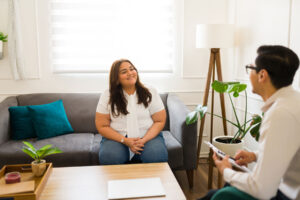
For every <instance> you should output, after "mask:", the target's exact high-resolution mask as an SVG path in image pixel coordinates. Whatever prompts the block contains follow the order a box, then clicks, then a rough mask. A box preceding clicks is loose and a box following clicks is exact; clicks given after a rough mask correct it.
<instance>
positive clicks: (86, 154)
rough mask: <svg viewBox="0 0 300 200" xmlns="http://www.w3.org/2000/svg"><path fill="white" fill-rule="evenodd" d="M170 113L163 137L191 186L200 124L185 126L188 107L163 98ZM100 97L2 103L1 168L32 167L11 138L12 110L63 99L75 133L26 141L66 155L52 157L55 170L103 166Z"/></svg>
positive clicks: (52, 96)
mask: <svg viewBox="0 0 300 200" xmlns="http://www.w3.org/2000/svg"><path fill="white" fill-rule="evenodd" d="M160 96H161V98H162V100H163V103H164V105H165V108H166V110H167V122H166V125H165V127H164V130H163V136H164V139H165V142H166V145H167V148H168V153H169V161H168V163H169V165H170V167H171V168H172V169H173V170H178V169H181V170H187V171H186V172H187V175H188V180H189V183H190V186H191V187H192V185H193V170H194V169H196V167H197V164H196V160H197V159H196V144H197V139H196V137H197V127H196V124H194V125H190V126H187V125H185V116H186V114H187V113H188V109H187V108H186V106H185V105H184V104H183V103H182V102H181V101H180V100H179V99H178V97H177V96H175V95H173V94H161V95H160ZM99 97H100V94H96V93H88V94H87V93H40V94H26V95H19V96H12V97H8V98H6V99H5V100H3V101H2V102H1V103H0V167H2V166H3V165H7V164H18V163H30V162H31V161H32V159H31V158H30V157H29V156H28V155H26V154H25V153H24V152H22V151H21V148H22V146H23V144H22V140H12V139H11V137H10V116H9V111H8V108H9V107H10V106H25V105H39V104H46V103H51V102H53V101H56V100H59V99H62V100H63V104H64V108H65V111H66V114H67V116H68V119H69V121H70V123H71V125H72V127H73V129H74V133H71V134H66V135H61V136H56V137H53V138H48V139H43V140H37V139H35V138H32V139H26V141H29V142H32V143H33V144H34V145H35V146H36V147H39V148H40V147H42V146H43V145H46V144H53V146H56V147H59V148H60V149H61V150H62V151H63V153H61V154H55V155H51V156H48V157H47V158H46V160H47V162H52V163H53V165H54V167H66V166H86V165H99V160H98V152H99V148H100V141H101V135H100V134H99V133H98V131H97V129H96V126H95V111H96V106H97V103H98V100H99Z"/></svg>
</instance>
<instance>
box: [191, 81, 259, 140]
mask: <svg viewBox="0 0 300 200" xmlns="http://www.w3.org/2000/svg"><path fill="white" fill-rule="evenodd" d="M211 86H212V88H213V90H215V91H216V92H218V93H227V94H228V96H229V99H230V103H231V106H232V109H233V113H234V116H235V121H236V122H233V121H231V120H228V119H226V118H224V119H225V120H226V121H227V122H228V123H230V124H232V125H233V126H235V127H236V128H237V132H236V133H235V134H234V137H233V139H232V140H231V143H235V142H236V141H237V140H241V139H243V138H244V137H245V135H246V134H247V133H248V132H249V131H250V134H251V135H252V136H253V137H254V138H255V139H256V140H257V141H258V139H259V136H260V133H259V127H260V124H261V121H262V117H261V116H260V115H253V116H252V117H251V119H249V120H248V119H247V108H248V105H247V104H248V102H247V91H246V88H247V85H246V84H243V83H240V82H220V81H214V82H213V83H212V85H211ZM241 92H244V93H245V97H246V98H245V99H246V102H245V116H244V120H243V122H242V121H241V120H240V119H239V118H238V116H237V113H236V108H235V106H234V104H233V101H232V97H234V98H237V97H239V95H240V93H241ZM206 113H207V114H212V115H213V116H216V117H219V118H222V119H223V117H222V116H220V115H216V114H213V113H210V112H208V111H207V107H206V106H203V105H200V104H199V105H198V106H197V107H196V108H195V110H194V111H192V112H190V113H188V115H187V116H186V124H187V125H189V124H193V123H195V122H196V121H198V117H199V116H200V119H202V118H203V117H204V116H205V114H206Z"/></svg>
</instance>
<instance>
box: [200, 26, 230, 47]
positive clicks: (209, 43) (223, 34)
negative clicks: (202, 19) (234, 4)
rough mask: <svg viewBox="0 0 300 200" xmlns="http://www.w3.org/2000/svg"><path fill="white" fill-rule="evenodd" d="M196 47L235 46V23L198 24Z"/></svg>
mask: <svg viewBox="0 0 300 200" xmlns="http://www.w3.org/2000/svg"><path fill="white" fill-rule="evenodd" d="M196 28H197V30H196V48H230V47H233V46H234V25H233V24H198V25H197V27H196Z"/></svg>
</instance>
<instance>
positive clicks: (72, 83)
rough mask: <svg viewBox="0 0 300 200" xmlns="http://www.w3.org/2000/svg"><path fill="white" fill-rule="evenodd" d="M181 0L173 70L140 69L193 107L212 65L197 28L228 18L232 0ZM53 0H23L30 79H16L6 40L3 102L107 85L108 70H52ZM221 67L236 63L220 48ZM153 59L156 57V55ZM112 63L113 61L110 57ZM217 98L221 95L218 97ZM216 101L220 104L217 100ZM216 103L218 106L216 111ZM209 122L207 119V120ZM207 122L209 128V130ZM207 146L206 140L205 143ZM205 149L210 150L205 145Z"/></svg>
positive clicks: (4, 9)
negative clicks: (153, 71)
mask: <svg viewBox="0 0 300 200" xmlns="http://www.w3.org/2000/svg"><path fill="white" fill-rule="evenodd" d="M176 1H180V2H182V3H181V4H182V6H181V7H182V8H183V9H182V11H183V15H182V18H179V19H178V23H181V25H182V27H183V31H182V32H180V31H179V32H178V34H179V35H178V36H179V37H181V38H182V43H181V44H179V45H180V46H179V49H183V53H182V55H181V56H180V57H178V62H177V65H176V66H175V68H174V73H173V74H168V75H155V76H153V75H149V74H141V79H142V81H143V82H144V83H146V84H148V85H152V86H154V87H156V88H157V89H158V90H159V91H160V92H173V93H176V94H177V95H178V96H179V97H180V98H181V99H182V100H183V101H184V103H185V104H186V105H187V106H189V107H190V108H193V107H195V105H197V104H199V103H202V99H203V92H204V88H205V82H206V73H207V68H208V58H209V50H201V49H196V48H195V30H196V24H199V23H228V22H229V19H230V16H231V13H229V12H228V6H229V4H230V2H231V1H230V0H184V1H183V0H176ZM48 2H49V0H43V1H40V0H24V1H23V0H22V1H20V4H21V10H22V12H21V18H22V27H23V29H22V31H23V32H22V35H23V40H24V49H23V50H24V53H25V56H26V60H25V66H26V75H27V76H28V77H29V78H30V79H29V80H21V81H15V80H13V79H12V73H11V69H10V66H9V62H8V52H7V44H5V46H4V49H5V52H4V59H2V60H0V101H1V100H3V99H4V98H5V97H6V96H11V95H16V94H24V93H39V92H102V91H103V90H104V89H106V88H107V87H108V75H107V74H92V75H91V74H90V75H75V76H74V75H57V74H53V73H52V71H51V67H50V65H49V62H48V54H47V51H45V50H46V49H47V47H48V44H47V43H46V42H45V41H46V40H45V37H47V34H48V29H47V22H48V21H47V20H48V19H47V18H45V17H44V16H43V13H45V9H47V6H48ZM178 9H180V8H178ZM8 20H9V18H8V0H0V31H2V32H5V33H7V32H8V23H9V22H8ZM221 53H222V56H221V57H222V65H223V66H222V67H223V68H224V69H229V66H232V60H233V57H232V55H231V54H232V52H230V51H222V52H221ZM153 59H155V58H153ZM112 62H113V61H112ZM108 67H110V66H108ZM223 71H224V80H228V79H229V77H230V76H231V74H230V70H223ZM216 97H217V96H216ZM216 105H217V104H216ZM217 109H218V108H216V110H217ZM206 123H207V126H208V124H209V120H208V119H207V120H206ZM215 125H216V128H215V130H216V132H218V134H221V133H222V127H219V125H218V123H215ZM208 128H209V127H206V128H205V130H204V132H205V135H207V134H208V133H207V132H208V130H209V129H208ZM202 146H203V148H204V145H202ZM203 153H204V154H205V153H207V149H204V152H203Z"/></svg>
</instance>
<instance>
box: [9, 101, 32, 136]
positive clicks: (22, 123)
mask: <svg viewBox="0 0 300 200" xmlns="http://www.w3.org/2000/svg"><path fill="white" fill-rule="evenodd" d="M8 110H9V113H10V127H11V133H12V139H14V140H23V139H27V138H34V137H36V134H35V131H34V128H33V124H32V122H31V117H30V113H29V110H28V108H27V106H12V107H9V108H8Z"/></svg>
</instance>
